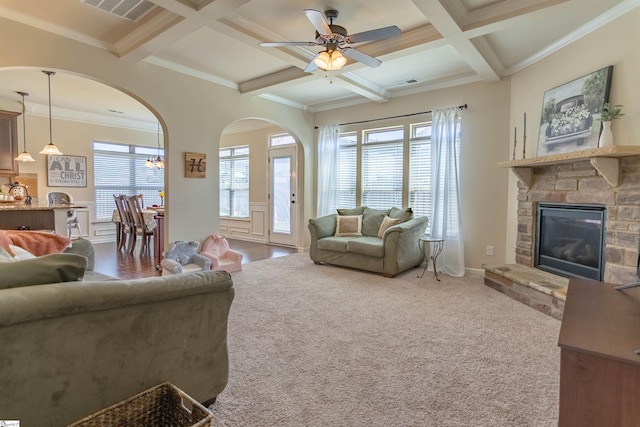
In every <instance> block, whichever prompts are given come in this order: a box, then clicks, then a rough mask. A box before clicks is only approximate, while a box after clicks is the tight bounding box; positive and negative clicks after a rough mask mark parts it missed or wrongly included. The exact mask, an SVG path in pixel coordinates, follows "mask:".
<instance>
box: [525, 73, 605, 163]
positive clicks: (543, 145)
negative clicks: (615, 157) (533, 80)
mask: <svg viewBox="0 0 640 427" xmlns="http://www.w3.org/2000/svg"><path fill="white" fill-rule="evenodd" d="M612 73H613V65H610V66H608V67H605V68H602V69H600V70H597V71H594V72H592V73H590V74H587V75H586V76H583V77H580V78H578V79H575V80H573V81H570V82H568V83H565V84H563V85H561V86H558V87H556V88H553V89H551V90H548V91H547V92H545V94H544V98H543V102H542V114H541V120H540V133H539V137H538V152H537V155H538V156H539V157H540V156H548V155H553V154H560V153H569V152H573V151H581V150H588V149H592V148H598V139H599V137H600V129H601V123H602V121H601V119H600V114H601V112H602V106H603V105H604V103H605V102H609V90H610V87H611V75H612Z"/></svg>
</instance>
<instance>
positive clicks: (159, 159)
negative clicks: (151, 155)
mask: <svg viewBox="0 0 640 427" xmlns="http://www.w3.org/2000/svg"><path fill="white" fill-rule="evenodd" d="M157 135H158V157H156V160H155V164H156V167H157V168H158V169H164V162H163V161H162V157H160V122H158V132H157Z"/></svg>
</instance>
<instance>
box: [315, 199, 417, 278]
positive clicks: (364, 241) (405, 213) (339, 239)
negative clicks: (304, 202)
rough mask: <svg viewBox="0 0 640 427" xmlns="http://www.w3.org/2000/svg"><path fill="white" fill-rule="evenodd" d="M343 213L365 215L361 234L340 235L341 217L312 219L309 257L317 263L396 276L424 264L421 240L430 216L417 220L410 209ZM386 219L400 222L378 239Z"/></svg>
mask: <svg viewBox="0 0 640 427" xmlns="http://www.w3.org/2000/svg"><path fill="white" fill-rule="evenodd" d="M339 212H340V213H341V214H343V215H346V216H353V215H355V216H358V215H362V223H361V235H360V236H340V235H338V236H336V224H337V220H338V214H332V215H326V216H323V217H319V218H313V219H310V220H309V232H310V233H311V244H310V247H309V256H310V257H311V259H312V260H313V262H314V263H316V264H321V263H327V264H334V265H339V266H342V267H351V268H356V269H359V270H366V271H371V272H374V273H382V275H383V276H386V277H394V276H395V275H397V274H398V273H401V272H403V271H405V270H408V269H410V268H413V267H416V266H419V265H420V264H421V263H422V261H424V254H423V253H422V252H421V251H420V248H419V245H418V243H419V241H418V239H419V238H420V236H422V235H423V234H424V233H425V231H426V229H427V224H428V219H427V218H426V217H418V218H413V214H412V212H411V210H410V209H408V208H407V209H398V208H391V209H387V210H379V209H371V208H367V207H360V208H355V209H346V210H339ZM385 216H388V217H390V218H397V219H398V220H399V223H398V224H397V225H393V226H391V227H389V228H387V229H386V231H384V232H383V234H382V237H378V234H379V232H380V226H381V224H382V222H383V220H384V218H385Z"/></svg>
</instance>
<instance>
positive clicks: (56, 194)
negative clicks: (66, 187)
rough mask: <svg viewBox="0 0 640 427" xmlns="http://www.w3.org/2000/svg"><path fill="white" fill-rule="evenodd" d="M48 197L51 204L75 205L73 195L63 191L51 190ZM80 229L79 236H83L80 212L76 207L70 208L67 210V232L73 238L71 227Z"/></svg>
mask: <svg viewBox="0 0 640 427" xmlns="http://www.w3.org/2000/svg"><path fill="white" fill-rule="evenodd" d="M47 199H48V201H49V206H56V205H58V206H59V205H73V196H72V195H71V194H69V193H65V192H63V191H50V192H49V193H47ZM72 228H75V229H77V230H78V237H82V230H81V229H80V222H79V221H78V214H77V212H76V210H75V209H69V210H68V211H67V232H68V233H69V238H71V229H72Z"/></svg>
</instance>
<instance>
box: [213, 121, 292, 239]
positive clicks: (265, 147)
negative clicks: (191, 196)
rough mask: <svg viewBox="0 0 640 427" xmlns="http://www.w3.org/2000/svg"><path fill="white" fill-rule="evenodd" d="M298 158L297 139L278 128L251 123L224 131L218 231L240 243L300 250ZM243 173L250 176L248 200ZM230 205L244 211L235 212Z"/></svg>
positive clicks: (244, 123) (247, 122)
mask: <svg viewBox="0 0 640 427" xmlns="http://www.w3.org/2000/svg"><path fill="white" fill-rule="evenodd" d="M243 156H244V158H245V159H246V162H247V164H246V165H244V164H243V161H244V160H243ZM302 156H303V150H302V146H301V144H300V142H299V140H298V138H297V137H296V136H295V135H293V134H292V133H291V132H289V131H288V130H287V129H284V128H283V127H281V126H279V125H278V124H275V123H272V122H270V121H267V120H264V119H259V118H250V119H242V120H238V121H236V122H234V123H231V124H230V125H229V126H227V127H226V128H225V130H224V132H223V134H222V136H221V139H220V193H219V195H220V207H221V209H220V229H221V232H222V233H224V234H226V235H227V236H230V237H233V238H236V239H241V240H248V241H254V242H260V243H265V244H272V245H283V246H290V247H296V248H297V247H300V246H301V245H302V236H303V234H302V233H303V230H302V227H301V226H302V217H303V206H302V203H301V202H302V201H303V197H302V191H303V188H304V185H303V182H302V177H303V173H302V169H303V164H304V163H303V162H302V161H301V160H300V159H301V158H302ZM232 165H237V166H238V167H237V168H235V169H234V168H233V166H232ZM244 168H246V170H247V171H248V176H249V178H248V180H247V182H246V185H247V187H246V192H247V197H244V195H242V194H241V192H242V191H245V189H244V188H243V187H242V176H243V174H244V173H245V172H244V170H245V169H244ZM240 169H242V172H239V170H240ZM234 173H235V174H237V176H232V174H234ZM235 178H239V179H237V180H236V179H235ZM234 184H235V188H234V187H233V186H234ZM236 196H239V197H238V199H237V200H236V199H234V197H236ZM241 197H243V199H242V200H240V198H241ZM234 204H236V205H237V206H242V208H240V209H236V210H235V211H234V209H233V206H234ZM245 205H246V207H244V206H245Z"/></svg>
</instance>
